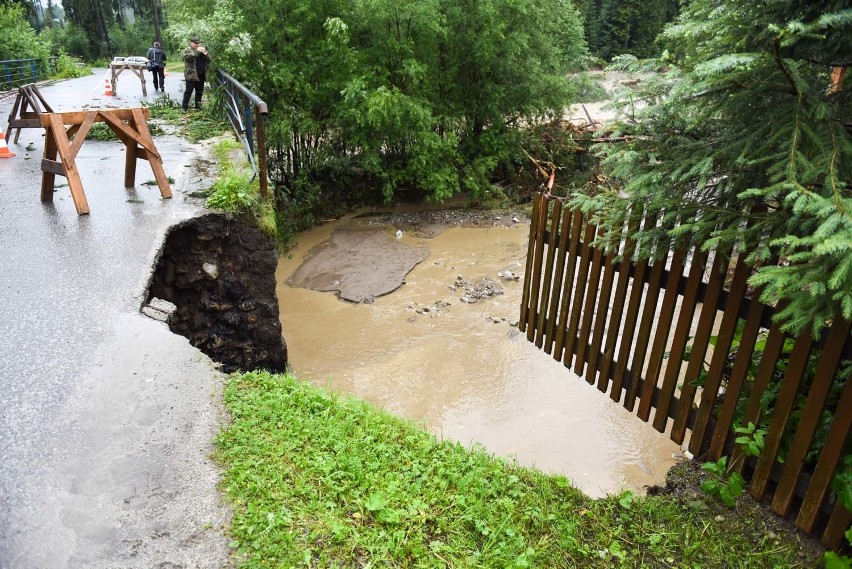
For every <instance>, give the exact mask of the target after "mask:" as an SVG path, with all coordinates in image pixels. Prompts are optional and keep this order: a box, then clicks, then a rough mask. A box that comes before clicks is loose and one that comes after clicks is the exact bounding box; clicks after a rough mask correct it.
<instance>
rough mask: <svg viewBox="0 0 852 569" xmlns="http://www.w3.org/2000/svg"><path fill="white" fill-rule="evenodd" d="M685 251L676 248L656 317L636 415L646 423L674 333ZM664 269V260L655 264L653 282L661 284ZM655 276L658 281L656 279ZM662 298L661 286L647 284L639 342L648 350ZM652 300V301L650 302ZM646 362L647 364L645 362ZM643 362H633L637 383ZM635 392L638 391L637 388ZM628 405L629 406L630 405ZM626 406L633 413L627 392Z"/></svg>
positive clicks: (652, 275)
mask: <svg viewBox="0 0 852 569" xmlns="http://www.w3.org/2000/svg"><path fill="white" fill-rule="evenodd" d="M685 256H686V252H685V251H683V250H682V249H680V248H678V249H675V252H674V255H672V262H671V267H670V269H669V276H668V278H667V279H666V285H665V289H666V293H665V294H664V295H663V305H662V306H661V307H660V313H659V314H658V315H657V326H656V329H655V330H656V331H655V333H654V343H653V345H652V346H651V354H650V359H649V360H648V371H647V372H646V373H645V381H644V382H643V385H642V391H641V392H640V395H639V409H638V410H637V411H636V416H637V417H639V418H640V419H642V420H643V421H648V418H649V417H650V415H651V403H652V401H653V396H654V389H655V388H656V387H657V383H658V379H659V377H660V370H661V369H662V365H663V358H664V356H665V353H666V345H667V344H668V339H669V331H670V330H671V325H672V320H673V319H674V312H675V308H676V307H677V297H678V294H677V283H678V281H680V277H681V273H682V272H683V262H684V258H685ZM664 267H665V260H660V261H658V262H656V263H654V267H653V268H652V269H651V280H652V283H658V282H660V279H661V274H657V269H660V270H662V269H663V268H664ZM655 276H656V279H655V278H654V277H655ZM658 297H659V286H656V287H654V286H652V284H651V283H649V285H648V294H647V295H646V298H645V303H646V304H645V311H644V314H643V315H642V324H641V326H640V327H639V341H640V342H641V343H642V344H644V347H645V349H647V341H646V340H644V338H648V337H650V335H651V330H652V329H654V321H653V319H654V316H655V311H656V303H657V299H658ZM652 300H653V302H651V301H652ZM639 348H640V346H638V345H637V346H636V354H637V359H639V360H641V359H643V358H644V357H645V350H641V351H640V349H639ZM642 363H644V362H642ZM642 363H637V362H634V364H633V369H634V376H635V379H634V382H636V383H638V377H639V375H638V374H640V373H641V371H642V368H643V365H642ZM633 389H636V387H635V386H634V387H633ZM628 403H629V404H630V406H628ZM624 404H625V407H627V408H628V409H631V410H632V398H631V397H630V394H629V393H628V397H627V398H626V399H625V401H624Z"/></svg>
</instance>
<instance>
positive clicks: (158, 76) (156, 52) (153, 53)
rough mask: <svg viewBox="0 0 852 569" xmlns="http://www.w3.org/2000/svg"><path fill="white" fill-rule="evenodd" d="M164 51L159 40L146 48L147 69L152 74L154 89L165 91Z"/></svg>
mask: <svg viewBox="0 0 852 569" xmlns="http://www.w3.org/2000/svg"><path fill="white" fill-rule="evenodd" d="M165 69H166V52H165V51H163V49H162V48H161V47H160V42H158V41H155V42H154V45H153V47H149V48H148V70H149V71H150V72H151V74H152V75H153V76H154V91H157V90H159V91H160V92H161V93H165V92H166V73H165Z"/></svg>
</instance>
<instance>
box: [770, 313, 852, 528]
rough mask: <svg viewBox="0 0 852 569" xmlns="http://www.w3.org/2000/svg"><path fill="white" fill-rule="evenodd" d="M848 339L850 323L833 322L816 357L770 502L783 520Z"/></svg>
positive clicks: (841, 320)
mask: <svg viewBox="0 0 852 569" xmlns="http://www.w3.org/2000/svg"><path fill="white" fill-rule="evenodd" d="M848 336H849V322H848V321H847V320H844V319H842V318H838V319H836V320H835V321H834V323H833V324H832V326H831V330H830V331H829V333H828V338H827V339H826V341H825V346H824V347H823V349H822V353H821V354H820V356H819V364H817V369H816V373H815V375H814V379H813V384H812V385H811V386H810V390H809V391H808V398H807V401H806V402H805V408H804V411H803V412H802V416H801V417H800V418H799V424H798V425H797V426H796V435H795V437H794V438H793V444H792V446H791V447H790V452H788V453H787V456H786V458H785V459H784V470H783V472H782V473H781V479H780V481H779V483H778V488H776V489H775V496H774V498H773V499H772V509H774V510H775V511H776V512H778V513H779V514H781V515H782V516H786V515H787V512H788V511H789V509H790V502H791V500H792V499H793V491H794V490H795V486H796V482H797V481H798V480H799V474H800V473H801V471H802V466H803V460H804V459H805V455H806V454H807V452H808V449H809V448H810V446H811V442H812V440H813V437H814V433H815V432H816V430H817V426H818V424H819V420H820V417H821V416H822V410H823V408H824V407H825V402H826V400H827V399H828V395H829V390H830V389H831V384H832V383H833V380H834V374H835V372H836V371H837V368H838V366H839V365H840V360H841V358H842V356H843V344H844V342H845V341H846V338H847V337H848Z"/></svg>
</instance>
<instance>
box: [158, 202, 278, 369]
mask: <svg viewBox="0 0 852 569" xmlns="http://www.w3.org/2000/svg"><path fill="white" fill-rule="evenodd" d="M276 265H277V258H276V255H275V247H274V243H273V242H272V240H271V239H270V238H269V237H268V236H266V235H264V234H263V233H262V232H260V231H259V230H258V229H256V228H254V227H250V226H248V225H246V224H245V223H243V222H242V221H240V220H238V219H236V218H234V217H232V216H229V215H222V214H209V215H205V216H202V217H198V218H195V219H191V220H189V221H186V222H184V223H181V224H180V225H177V226H175V227H173V228H172V230H171V231H170V232H169V234H168V236H167V237H166V240H165V245H164V246H163V251H162V254H161V255H160V258H159V259H158V261H157V267H156V270H155V272H154V275H153V277H152V280H151V286H150V288H149V294H148V300H149V301H150V300H151V299H152V298H160V299H163V300H167V301H169V302H171V303H173V304H174V305H175V306H176V307H177V310H176V311H175V312H174V314H173V315H172V317H171V318H170V319H169V328H170V329H171V330H172V331H173V332H175V333H177V334H180V335H182V336H185V337H186V338H188V339H189V341H190V342H191V343H192V345H193V346H195V347H197V348H198V349H200V350H201V351H202V352H204V353H205V354H207V355H208V356H210V357H211V358H212V359H213V360H215V361H217V362H219V363H221V364H222V369H223V370H224V371H226V372H231V371H236V370H244V371H246V370H253V369H267V370H270V371H277V372H283V371H284V370H285V369H286V367H287V345H286V343H285V342H284V338H283V337H282V335H281V323H280V321H279V319H278V299H277V297H276V296H275V269H276Z"/></svg>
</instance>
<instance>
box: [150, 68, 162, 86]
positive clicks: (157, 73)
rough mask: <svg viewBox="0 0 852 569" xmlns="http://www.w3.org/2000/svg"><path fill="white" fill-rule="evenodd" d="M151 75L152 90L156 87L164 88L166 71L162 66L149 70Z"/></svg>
mask: <svg viewBox="0 0 852 569" xmlns="http://www.w3.org/2000/svg"><path fill="white" fill-rule="evenodd" d="M151 75H153V76H154V91H156V90H157V89H165V88H166V73H165V69H163V68H162V67H155V68H154V69H152V70H151Z"/></svg>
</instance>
